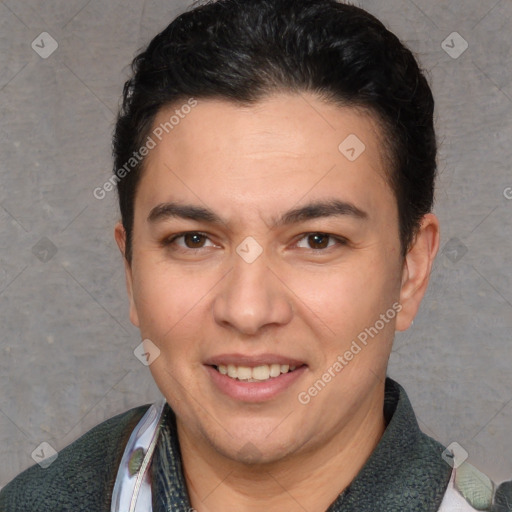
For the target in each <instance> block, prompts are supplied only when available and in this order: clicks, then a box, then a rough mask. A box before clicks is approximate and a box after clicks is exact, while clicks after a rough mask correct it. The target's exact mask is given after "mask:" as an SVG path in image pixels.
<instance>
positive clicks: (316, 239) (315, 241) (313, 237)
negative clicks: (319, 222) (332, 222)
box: [297, 233, 347, 251]
mask: <svg viewBox="0 0 512 512" xmlns="http://www.w3.org/2000/svg"><path fill="white" fill-rule="evenodd" d="M303 240H305V241H306V244H308V245H309V247H305V246H304V245H300V243H301V242H302V241H303ZM330 241H331V242H332V243H329V242H330ZM346 243H347V241H346V240H344V239H343V238H340V237H336V236H333V235H329V234H328V233H306V235H305V236H303V237H302V238H301V239H300V240H299V242H298V243H297V247H301V248H304V249H313V250H315V251H319V250H323V249H328V248H330V247H333V246H335V245H336V244H338V245H346Z"/></svg>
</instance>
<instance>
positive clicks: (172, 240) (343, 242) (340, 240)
mask: <svg viewBox="0 0 512 512" xmlns="http://www.w3.org/2000/svg"><path fill="white" fill-rule="evenodd" d="M185 235H200V236H202V237H205V238H208V239H209V237H208V235H207V234H206V233H203V232H201V231H184V232H182V233H177V234H176V235H172V236H171V237H169V238H166V239H164V240H163V241H162V246H164V247H169V246H171V245H174V243H175V241H176V240H177V239H178V238H182V237H184V236H185ZM312 235H321V236H327V237H329V239H332V240H334V241H335V242H336V243H337V244H338V246H344V245H347V244H348V240H347V239H346V238H343V237H339V236H334V235H331V234H330V233H324V232H322V231H310V232H307V233H303V234H301V235H300V238H298V239H297V242H296V243H299V242H300V241H301V240H303V239H305V238H307V237H309V236H312ZM333 247H334V246H332V245H331V246H329V245H328V246H327V247H325V248H323V249H312V248H309V249H306V250H309V251H310V252H314V253H319V252H327V250H329V249H332V248H333ZM202 249H207V247H197V248H195V249H194V248H191V247H181V246H177V249H175V250H177V251H183V252H190V251H201V250H202Z"/></svg>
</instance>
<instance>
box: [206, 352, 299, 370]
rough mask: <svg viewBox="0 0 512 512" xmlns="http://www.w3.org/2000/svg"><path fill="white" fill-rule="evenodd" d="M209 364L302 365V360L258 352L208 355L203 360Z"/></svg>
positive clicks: (251, 366) (250, 365)
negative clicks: (252, 353)
mask: <svg viewBox="0 0 512 512" xmlns="http://www.w3.org/2000/svg"><path fill="white" fill-rule="evenodd" d="M204 364H206V365H209V366H219V365H221V364H222V365H228V364H233V365H235V366H248V367H250V368H253V367H255V366H261V365H264V364H269V365H270V364H288V365H290V366H302V365H303V364H305V363H304V361H299V360H298V359H294V358H293V357H288V356H284V355H279V354H258V355H253V356H249V355H247V354H219V355H216V356H213V357H209V358H208V359H206V360H205V361H204Z"/></svg>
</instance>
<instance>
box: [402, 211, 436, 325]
mask: <svg viewBox="0 0 512 512" xmlns="http://www.w3.org/2000/svg"><path fill="white" fill-rule="evenodd" d="M438 249H439V220H438V219H437V217H436V216H435V215H434V214H432V213H428V214H427V215H425V216H424V217H423V219H422V221H421V225H420V228H419V230H418V232H417V234H416V236H415V238H414V242H413V245H412V247H411V248H410V249H409V251H408V253H407V255H406V256H405V259H404V264H403V269H402V285H401V288H400V304H401V305H402V309H401V310H400V312H399V313H398V315H397V321H396V330H397V331H405V330H407V329H408V328H409V327H410V325H411V323H412V321H413V320H414V317H415V316H416V313H417V312H418V309H419V307H420V303H421V300H422V299H423V296H424V295H425V292H426V291H427V286H428V282H429V279H430V272H431V270H432V265H433V264H434V259H435V257H436V254H437V251H438Z"/></svg>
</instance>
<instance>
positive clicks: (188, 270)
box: [116, 94, 435, 462]
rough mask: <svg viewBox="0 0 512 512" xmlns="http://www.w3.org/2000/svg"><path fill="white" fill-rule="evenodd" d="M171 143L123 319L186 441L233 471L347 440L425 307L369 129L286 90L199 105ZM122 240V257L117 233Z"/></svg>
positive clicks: (144, 196) (152, 185)
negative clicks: (127, 316) (398, 341)
mask: <svg viewBox="0 0 512 512" xmlns="http://www.w3.org/2000/svg"><path fill="white" fill-rule="evenodd" d="M174 110H175V107H173V108H172V109H168V110H163V111H161V112H160V113H159V115H158V117H157V119H156V120H155V127H157V126H159V125H160V124H161V123H165V122H166V121H168V120H169V118H170V116H171V115H172V114H173V112H174ZM159 133H160V132H159ZM163 135H164V136H161V139H162V140H161V141H158V143H157V144H156V147H155V148H153V149H152V150H151V152H150V154H149V155H148V157H147V160H146V167H145V171H144V174H143V176H142V179H141V181H140V184H139V187H138V189H137V194H136V200H135V221H134V230H133V258H132V261H131V264H126V271H127V283H128V292H129V296H130V299H131V320H132V322H133V323H134V324H135V325H137V326H138V327H139V328H140V331H141V335H142V338H143V339H149V340H151V343H149V344H148V345H147V347H148V350H149V351H150V353H151V351H154V353H157V352H158V350H159V351H160V352H159V355H158V357H156V358H155V360H154V362H152V364H151V365H150V370H151V372H152V374H153V377H154V379H155V381H156V383H157V385H158V386H159V388H160V390H161V391H162V393H163V394H164V396H165V397H166V399H167V401H168V403H169V404H170V405H171V407H172V408H173V410H174V411H175V412H176V415H177V418H178V422H179V428H180V429H181V430H182V432H186V433H187V435H188V436H189V437H191V438H195V439H197V440H198V442H199V443H205V444H207V445H208V446H210V447H213V449H214V450H215V451H216V453H218V454H221V455H222V456H225V457H227V458H229V459H231V460H238V461H241V462H243V461H248V460H251V461H259V462H273V461H278V460H283V459H285V458H286V457H290V456H293V455H296V454H299V453H306V452H307V451H308V450H312V449H314V448H315V447H316V446H320V445H322V444H325V443H328V442H329V441H330V440H332V439H334V438H335V437H336V435H337V433H339V432H348V431H351V429H352V430H353V429H355V428H356V425H357V424H358V423H360V422H361V421H362V420H363V418H364V417H366V416H367V415H368V411H370V410H372V408H374V407H375V404H376V403H379V402H378V400H379V398H380V399H381V397H382V390H383V383H384V379H385V374H386V365H387V360H388V357H389V353H390V350H391V345H392V341H393V336H394V331H395V328H397V325H398V328H402V327H403V326H405V325H407V326H408V324H409V323H410V321H411V319H412V317H413V316H414V313H415V312H416V305H415V304H416V303H417V302H418V299H417V297H416V296H417V295H418V293H419V292H418V291H416V292H415V293H413V292H412V291H411V289H412V285H410V284H408V279H409V280H410V278H411V275H412V276H414V275H415V271H414V269H413V271H411V268H413V267H412V266H411V267H410V268H409V269H408V268H407V261H406V262H404V260H403V259H402V258H401V255H400V240H399V232H398V212H397V206H396V200H395V197H394V195H393V192H392V190H391V189H390V187H389V185H388V182H387V180H386V174H387V172H388V171H389V169H388V168H387V164H386V160H385V158H384V156H383V155H384V153H383V150H382V148H383V143H384V142H383V141H384V134H382V133H381V132H380V131H379V128H378V126H377V124H376V122H375V120H374V119H373V118H372V117H371V116H370V115H368V114H364V113H362V112H361V111H358V110H355V109H353V108H349V107H344V108H341V107H339V106H335V105H332V104H328V103H325V102H323V101H321V100H320V99H318V98H315V97H314V96H312V95H307V94H301V95H298V94H296V95H294V94H290V95H284V94H279V95H275V96H272V97H268V98H266V99H264V100H262V101H260V102H259V103H257V104H255V105H253V106H250V107H241V106H237V105H235V104H233V103H230V102H226V101H221V100H199V101H198V103H197V105H196V106H195V107H194V108H193V109H191V111H190V113H188V114H187V115H186V116H183V119H180V122H179V124H176V125H175V126H174V127H173V129H172V131H170V130H169V133H168V134H166V133H165V132H164V134H163ZM347 137H350V138H349V139H347ZM355 137H357V138H355ZM155 140H157V139H155ZM346 140H347V141H346ZM344 141H346V142H344ZM340 144H341V147H340ZM363 144H364V146H363ZM340 148H341V149H340ZM351 148H352V149H353V151H352V149H351ZM354 157H355V158H354ZM116 237H117V240H118V243H119V245H120V247H121V250H124V246H123V244H124V233H123V230H122V227H121V226H120V225H118V226H117V228H116ZM434 245H435V244H434ZM434 252H435V251H434ZM410 263H411V265H412V263H413V261H412V260H411V262H410ZM408 287H409V288H408ZM416 288H418V287H416ZM415 294H416V295H415ZM400 302H402V304H400ZM397 322H398V324H397ZM365 334H366V336H365ZM363 340H364V341H363ZM146 343H147V342H146ZM155 347H157V348H158V350H156V349H155ZM293 368H294V369H293ZM292 369H293V371H292ZM226 372H227V373H228V375H226ZM319 381H320V382H319ZM380 407H381V406H380ZM379 414H381V412H379ZM248 443H250V444H248ZM248 447H250V449H249V448H248Z"/></svg>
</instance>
